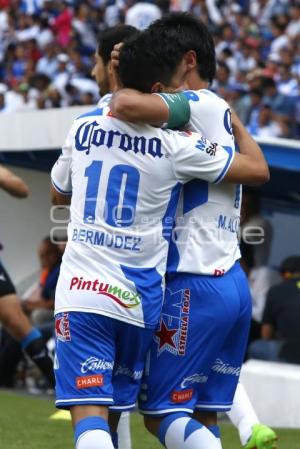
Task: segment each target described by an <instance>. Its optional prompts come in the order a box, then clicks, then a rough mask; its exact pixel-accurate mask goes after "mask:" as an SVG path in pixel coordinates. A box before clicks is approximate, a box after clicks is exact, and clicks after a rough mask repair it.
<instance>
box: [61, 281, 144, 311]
mask: <svg viewBox="0 0 300 449" xmlns="http://www.w3.org/2000/svg"><path fill="white" fill-rule="evenodd" d="M69 288H70V290H87V291H90V292H94V293H96V294H97V295H104V296H108V297H109V298H111V299H112V300H113V301H115V302H117V303H118V304H120V305H121V306H122V307H125V308H127V309H131V308H132V307H137V306H139V305H140V304H141V302H142V297H141V295H139V294H138V293H137V292H131V291H129V290H124V289H122V288H121V287H119V286H117V285H112V284H108V283H106V282H102V281H100V280H99V279H95V280H93V281H89V280H85V279H84V278H83V277H76V276H74V277H72V279H71V282H70V287H69Z"/></svg>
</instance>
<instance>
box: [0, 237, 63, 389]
mask: <svg viewBox="0 0 300 449" xmlns="http://www.w3.org/2000/svg"><path fill="white" fill-rule="evenodd" d="M62 253H63V251H61V249H60V247H59V245H58V244H57V243H53V242H52V241H51V239H50V237H46V238H44V239H43V240H42V242H41V243H40V246H39V250H38V254H39V259H40V264H41V275H40V282H39V285H38V286H37V287H36V289H35V290H34V291H33V293H32V294H31V296H30V298H28V299H26V300H23V301H22V305H23V309H24V311H25V312H27V314H28V315H30V320H31V322H32V324H33V325H34V326H35V327H36V328H37V329H38V330H39V332H41V334H42V336H43V339H44V340H45V341H47V340H49V338H51V337H52V335H53V332H54V314H53V309H54V296H55V289H56V284H57V280H58V275H59V269H60V263H61V257H62ZM1 343H2V344H1V350H0V373H1V374H0V384H1V385H4V386H6V387H12V386H14V377H15V373H16V369H17V366H18V364H19V362H20V360H21V359H22V357H23V351H22V348H21V345H20V344H19V342H17V341H16V340H15V339H13V338H12V337H11V336H10V335H9V334H8V333H7V332H5V331H2V335H1Z"/></svg>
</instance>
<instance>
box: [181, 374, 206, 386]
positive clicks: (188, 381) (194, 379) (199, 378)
mask: <svg viewBox="0 0 300 449" xmlns="http://www.w3.org/2000/svg"><path fill="white" fill-rule="evenodd" d="M207 379H208V376H205V375H204V374H202V373H201V374H198V373H195V374H192V375H191V376H189V377H186V378H185V379H183V381H182V382H181V384H180V388H186V387H187V386H188V385H192V384H205V383H206V382H207Z"/></svg>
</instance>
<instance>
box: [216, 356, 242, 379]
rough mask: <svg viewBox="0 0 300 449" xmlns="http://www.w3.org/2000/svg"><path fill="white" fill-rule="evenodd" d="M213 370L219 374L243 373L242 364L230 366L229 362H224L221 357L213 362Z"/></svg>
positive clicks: (236, 374) (234, 374)
mask: <svg viewBox="0 0 300 449" xmlns="http://www.w3.org/2000/svg"><path fill="white" fill-rule="evenodd" d="M212 371H214V372H216V373H219V374H230V375H232V376H237V377H239V375H240V374H241V367H240V366H230V365H229V363H225V362H223V360H221V359H217V360H216V361H215V363H214V364H213V367H212Z"/></svg>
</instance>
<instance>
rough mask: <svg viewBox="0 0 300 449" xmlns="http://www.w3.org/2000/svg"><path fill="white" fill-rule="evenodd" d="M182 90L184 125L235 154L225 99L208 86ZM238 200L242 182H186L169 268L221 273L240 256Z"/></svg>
mask: <svg viewBox="0 0 300 449" xmlns="http://www.w3.org/2000/svg"><path fill="white" fill-rule="evenodd" d="M184 95H185V96H186V97H187V98H188V100H189V105H190V119H189V123H188V125H187V127H188V129H189V130H191V131H194V132H199V133H201V134H203V135H205V136H206V137H207V138H208V139H209V140H210V141H211V142H213V143H214V142H218V143H219V144H221V145H222V146H223V147H224V148H225V149H226V150H227V151H228V153H229V154H232V153H234V151H235V142H234V137H233V134H232V129H231V113H230V108H229V105H228V103H226V101H224V100H223V99H221V98H220V97H218V96H217V95H215V94H214V93H213V92H211V91H209V90H206V89H201V90H198V91H187V92H184ZM164 97H166V96H165V94H163V95H162V98H164ZM179 106H180V103H179ZM180 107H181V106H180ZM241 199H242V187H241V185H234V184H227V183H222V184H221V185H209V183H208V182H207V181H205V180H193V181H190V182H188V183H186V184H185V185H184V187H183V189H182V193H181V196H180V201H179V205H178V210H177V214H176V227H175V230H174V237H175V238H174V239H172V242H171V245H170V254H169V257H168V272H169V273H176V272H185V273H194V274H203V275H214V276H221V275H223V274H224V273H225V272H226V271H228V270H229V269H230V268H231V267H232V266H233V265H234V263H235V261H236V260H238V259H239V258H240V257H241V255H240V250H239V242H238V231H239V227H240V208H241Z"/></svg>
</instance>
